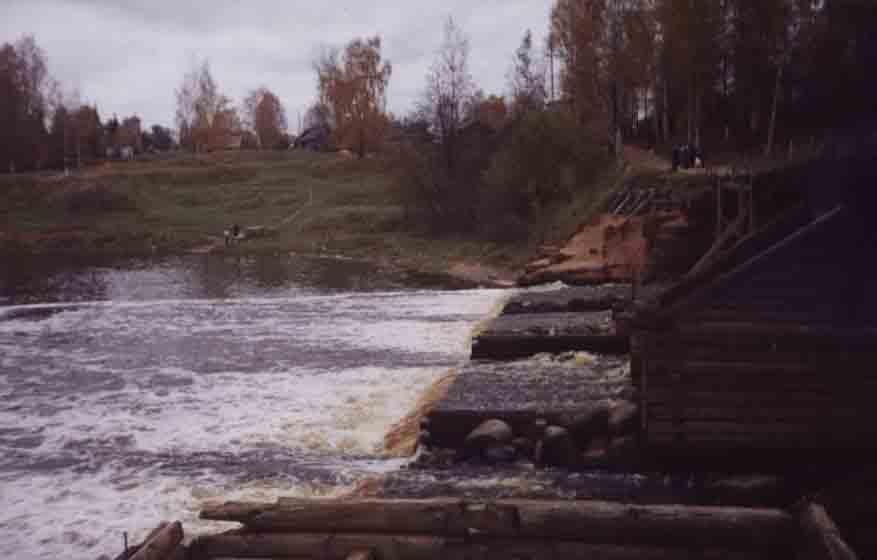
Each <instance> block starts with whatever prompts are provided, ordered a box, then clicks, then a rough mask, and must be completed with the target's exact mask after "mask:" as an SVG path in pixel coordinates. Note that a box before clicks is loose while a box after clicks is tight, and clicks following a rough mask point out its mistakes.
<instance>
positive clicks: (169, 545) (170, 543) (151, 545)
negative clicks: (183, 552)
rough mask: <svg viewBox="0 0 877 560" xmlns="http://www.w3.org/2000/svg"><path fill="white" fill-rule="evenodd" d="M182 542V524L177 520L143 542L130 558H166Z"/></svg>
mask: <svg viewBox="0 0 877 560" xmlns="http://www.w3.org/2000/svg"><path fill="white" fill-rule="evenodd" d="M181 542H183V526H182V524H181V523H180V522H179V521H175V522H173V523H169V524H167V525H165V526H164V527H162V528H161V529H160V530H159V531H156V532H155V533H154V534H153V535H152V537H151V538H150V539H149V540H147V541H145V542H144V543H143V546H141V547H140V548H139V549H137V552H135V553H134V555H133V556H131V558H130V560H167V559H168V558H170V557H171V555H172V554H173V553H174V551H175V550H176V549H177V547H178V546H179V544H180V543H181Z"/></svg>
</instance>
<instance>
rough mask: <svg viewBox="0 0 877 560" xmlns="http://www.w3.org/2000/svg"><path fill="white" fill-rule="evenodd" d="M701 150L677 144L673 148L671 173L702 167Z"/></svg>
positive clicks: (697, 147)
mask: <svg viewBox="0 0 877 560" xmlns="http://www.w3.org/2000/svg"><path fill="white" fill-rule="evenodd" d="M703 165H704V159H703V150H701V149H700V147H699V146H692V145H691V144H677V145H676V146H673V171H678V170H679V168H680V167H681V168H682V169H691V168H693V167H703Z"/></svg>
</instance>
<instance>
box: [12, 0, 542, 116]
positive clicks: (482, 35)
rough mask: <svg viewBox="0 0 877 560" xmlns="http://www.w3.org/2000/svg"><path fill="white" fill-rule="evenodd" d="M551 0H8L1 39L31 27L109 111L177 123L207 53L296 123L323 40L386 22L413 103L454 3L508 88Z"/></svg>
mask: <svg viewBox="0 0 877 560" xmlns="http://www.w3.org/2000/svg"><path fill="white" fill-rule="evenodd" d="M551 3H552V0H480V1H476V0H468V1H467V0H447V1H440V0H432V1H419V0H409V1H406V0H381V1H376V2H373V3H372V4H368V3H363V2H354V1H351V0H324V1H323V2H319V1H318V2H313V1H301V0H285V1H284V0H250V1H247V2H243V1H241V0H210V1H209V2H208V1H203V0H198V1H192V0H188V1H187V0H0V13H2V14H3V17H2V18H0V42H6V41H14V40H15V39H17V38H19V37H20V36H21V35H23V34H25V33H32V34H34V35H35V36H36V39H37V42H38V43H39V44H40V45H41V46H42V47H43V48H44V49H45V50H46V53H47V55H48V57H49V67H50V69H51V71H52V73H53V75H54V76H55V77H56V78H58V79H59V80H60V81H61V82H62V83H63V84H64V85H65V87H67V88H77V89H79V91H80V92H81V95H82V98H83V99H84V100H86V101H88V102H90V103H97V105H98V108H99V109H100V111H101V114H102V116H104V117H105V118H106V117H107V116H109V115H111V114H113V113H116V114H118V115H120V116H123V115H128V114H133V113H136V114H139V115H140V116H141V117H143V118H144V120H145V121H146V122H147V123H150V124H151V123H161V124H165V125H171V124H172V121H173V112H174V95H173V91H174V88H176V87H177V85H178V84H179V82H180V79H181V77H182V75H183V73H184V72H185V71H186V69H187V68H189V67H190V65H191V64H192V62H193V61H194V60H196V59H199V58H207V59H209V60H210V64H211V67H212V69H213V73H214V77H215V78H216V79H217V81H218V82H219V85H220V87H221V89H222V90H223V92H224V93H226V95H229V96H230V97H232V98H233V99H235V100H238V101H240V100H241V99H242V98H243V97H244V95H246V92H247V91H248V90H250V89H253V88H255V87H258V86H260V85H266V86H268V87H270V88H271V89H272V90H274V91H275V92H276V93H277V94H278V95H279V96H280V98H281V100H282V101H283V102H284V104H285V105H286V107H287V111H288V113H289V120H290V126H291V127H292V128H295V126H296V123H297V120H298V113H299V111H303V110H304V109H305V108H306V107H307V105H308V104H309V103H310V102H311V101H312V100H313V98H314V90H315V85H314V77H313V72H312V70H311V61H312V60H313V58H314V55H315V54H316V53H317V52H319V49H320V48H322V47H323V46H326V45H337V46H340V45H343V44H344V43H345V42H347V41H348V40H350V39H351V38H353V37H358V36H370V35H374V34H379V35H380V36H381V37H382V39H383V45H384V56H385V57H386V58H388V59H389V60H390V61H391V62H392V63H393V67H394V70H393V78H392V80H391V83H390V90H389V108H390V110H391V111H393V112H395V113H397V114H405V113H407V112H408V111H410V110H411V109H412V108H413V106H414V103H415V102H416V99H417V97H418V95H419V93H420V91H421V89H422V87H423V82H424V76H425V75H426V72H427V70H428V68H429V65H430V63H431V61H432V58H433V55H434V54H435V52H436V49H437V48H438V46H439V44H440V42H441V31H442V21H443V19H444V18H445V17H447V16H448V15H453V16H454V18H455V19H456V20H457V22H458V23H459V24H460V26H461V27H462V28H463V29H464V30H465V31H466V32H467V33H468V34H469V36H470V40H471V64H472V73H473V75H474V77H475V79H476V82H477V83H478V86H479V87H481V88H482V89H484V90H485V91H486V92H488V93H502V92H503V91H504V90H505V86H506V83H505V76H506V73H507V71H508V68H509V66H510V64H511V60H512V55H513V53H514V49H515V48H516V47H517V45H518V44H519V42H520V39H521V37H522V35H523V33H524V31H525V30H526V29H527V28H530V29H532V30H533V32H534V34H535V36H536V38H537V40H541V37H543V36H544V32H545V29H546V27H547V25H548V12H549V9H550V5H551Z"/></svg>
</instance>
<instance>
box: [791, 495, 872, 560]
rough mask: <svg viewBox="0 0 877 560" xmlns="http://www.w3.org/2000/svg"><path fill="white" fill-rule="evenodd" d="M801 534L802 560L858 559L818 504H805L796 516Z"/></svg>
mask: <svg viewBox="0 0 877 560" xmlns="http://www.w3.org/2000/svg"><path fill="white" fill-rule="evenodd" d="M798 522H799V523H800V526H801V531H802V534H803V537H804V538H803V542H802V551H801V552H802V554H800V556H799V558H802V559H803V560H858V555H857V554H856V553H855V551H853V549H852V548H850V546H849V545H848V544H847V543H846V542H845V541H844V540H843V538H842V537H841V534H840V531H839V530H838V528H837V526H836V525H835V524H834V521H832V520H831V517H829V516H828V513H827V512H826V511H825V508H823V507H822V506H821V505H819V504H807V505H806V506H804V507H803V508H802V510H801V513H800V515H799V517H798Z"/></svg>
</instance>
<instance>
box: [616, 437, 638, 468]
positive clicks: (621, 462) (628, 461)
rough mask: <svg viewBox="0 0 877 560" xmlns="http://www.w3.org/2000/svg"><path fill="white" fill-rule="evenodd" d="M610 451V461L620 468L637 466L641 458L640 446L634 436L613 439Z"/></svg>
mask: <svg viewBox="0 0 877 560" xmlns="http://www.w3.org/2000/svg"><path fill="white" fill-rule="evenodd" d="M608 451H609V452H608V455H609V457H608V459H609V462H610V463H611V464H612V465H613V466H615V467H618V468H622V469H633V468H636V466H637V462H638V461H639V459H640V455H639V446H638V445H637V442H636V438H634V437H630V436H628V437H622V438H615V439H613V440H612V443H611V444H610V445H609V450H608Z"/></svg>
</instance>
